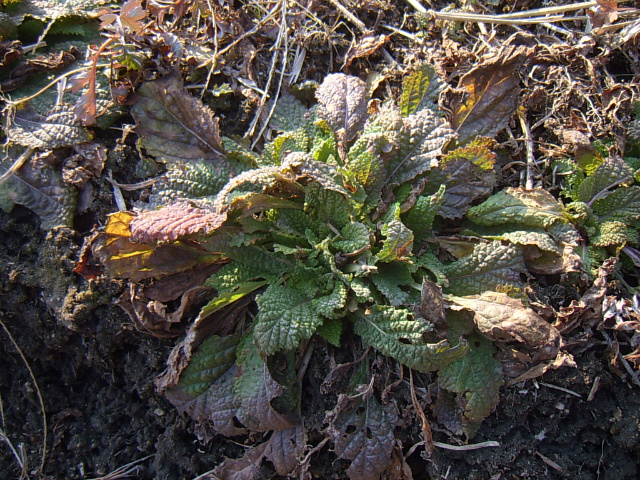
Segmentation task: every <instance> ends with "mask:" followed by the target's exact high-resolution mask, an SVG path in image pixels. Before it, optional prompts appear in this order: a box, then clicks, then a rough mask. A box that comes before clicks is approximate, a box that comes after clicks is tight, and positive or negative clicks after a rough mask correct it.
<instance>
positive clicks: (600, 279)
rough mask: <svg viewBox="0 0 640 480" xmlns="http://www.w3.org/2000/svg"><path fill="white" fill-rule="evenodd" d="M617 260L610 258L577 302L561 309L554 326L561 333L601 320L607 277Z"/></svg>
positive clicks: (574, 301)
mask: <svg viewBox="0 0 640 480" xmlns="http://www.w3.org/2000/svg"><path fill="white" fill-rule="evenodd" d="M616 263H617V259H616V258H615V257H611V258H609V259H607V260H605V262H604V263H603V264H602V266H601V267H600V268H599V269H598V276H597V277H596V279H595V280H594V281H593V284H592V285H591V287H589V289H588V290H587V291H586V292H585V293H584V295H583V296H582V298H581V299H580V300H579V301H576V300H573V301H572V302H571V304H570V305H569V306H568V307H562V308H561V309H560V312H558V318H557V320H556V322H555V324H554V326H555V327H556V328H557V329H558V330H559V331H560V332H562V333H568V332H570V331H571V330H573V329H574V328H576V327H578V326H579V325H582V324H584V323H591V322H592V321H593V322H597V321H600V320H601V319H602V300H603V298H604V296H605V294H606V293H607V283H608V282H607V277H609V275H611V274H612V273H613V271H614V269H615V267H616Z"/></svg>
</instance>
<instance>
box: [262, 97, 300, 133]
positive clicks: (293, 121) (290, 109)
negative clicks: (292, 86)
mask: <svg viewBox="0 0 640 480" xmlns="http://www.w3.org/2000/svg"><path fill="white" fill-rule="evenodd" d="M306 113H307V109H306V108H305V106H304V105H302V103H301V102H300V100H298V99H297V98H296V97H294V96H293V95H281V96H280V97H279V98H278V102H277V103H276V108H275V109H274V111H273V114H272V115H271V121H270V125H271V127H272V128H274V129H275V130H277V131H279V132H291V131H293V130H297V129H299V128H302V127H304V125H305V123H306V120H305V114H306Z"/></svg>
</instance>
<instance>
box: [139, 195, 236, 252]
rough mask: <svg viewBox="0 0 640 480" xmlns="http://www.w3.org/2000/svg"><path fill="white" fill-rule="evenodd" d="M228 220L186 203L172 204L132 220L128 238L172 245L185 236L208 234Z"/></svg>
mask: <svg viewBox="0 0 640 480" xmlns="http://www.w3.org/2000/svg"><path fill="white" fill-rule="evenodd" d="M226 219H227V214H226V213H224V212H223V213H220V214H218V213H213V212H211V211H210V210H205V209H204V208H196V207H192V206H191V205H189V204H187V203H174V204H172V205H169V206H167V207H164V208H162V209H160V210H148V211H144V212H142V213H141V214H140V215H139V216H138V217H136V218H135V219H133V220H132V221H131V239H132V240H133V241H134V242H138V243H153V242H173V241H175V240H178V239H179V238H182V237H185V236H187V235H193V234H202V233H211V232H213V231H215V230H216V229H218V228H219V227H220V226H221V225H222V224H223V223H224V222H225V220H226Z"/></svg>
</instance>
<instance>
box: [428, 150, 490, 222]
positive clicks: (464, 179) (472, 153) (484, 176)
mask: <svg viewBox="0 0 640 480" xmlns="http://www.w3.org/2000/svg"><path fill="white" fill-rule="evenodd" d="M494 157H495V155H494V154H493V153H491V152H490V151H489V150H488V149H487V148H486V146H484V145H483V144H482V143H479V144H476V143H475V142H474V143H472V144H470V145H467V146H466V147H463V148H459V149H457V150H455V151H453V152H451V153H449V154H448V155H447V156H446V157H445V158H444V159H443V160H442V162H441V165H440V166H439V167H438V168H437V169H435V170H433V171H432V172H431V173H430V174H429V180H430V182H429V185H428V189H431V190H432V191H433V190H435V189H436V188H439V187H440V186H442V185H445V186H446V190H445V192H444V199H443V201H442V205H441V207H440V210H439V211H438V214H439V215H440V216H442V217H444V218H451V219H454V218H460V217H462V216H463V215H464V214H465V213H466V211H467V210H468V208H469V206H470V205H471V203H473V202H474V201H476V200H478V199H479V198H482V197H486V196H487V195H489V194H490V193H491V190H492V189H493V187H494V186H495V184H496V174H495V172H494V171H493V161H494Z"/></svg>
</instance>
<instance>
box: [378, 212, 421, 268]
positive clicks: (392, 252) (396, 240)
mask: <svg viewBox="0 0 640 480" xmlns="http://www.w3.org/2000/svg"><path fill="white" fill-rule="evenodd" d="M380 233H382V235H384V236H385V239H384V241H383V242H382V249H381V250H380V252H378V255H377V259H378V261H380V262H392V261H394V260H402V259H404V258H405V257H407V256H408V255H410V254H411V249H412V248H413V232H412V231H411V230H409V229H408V228H407V227H406V226H405V225H404V224H403V223H402V222H401V221H400V220H397V219H393V220H391V221H390V222H388V223H385V224H384V225H383V226H382V229H381V230H380Z"/></svg>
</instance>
